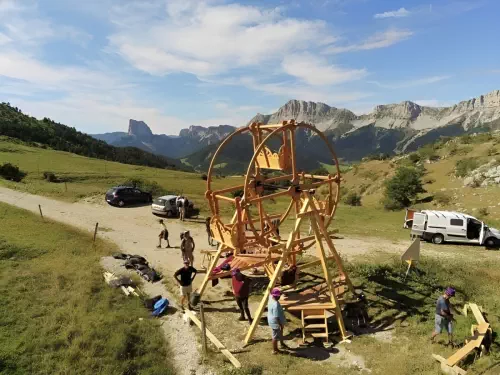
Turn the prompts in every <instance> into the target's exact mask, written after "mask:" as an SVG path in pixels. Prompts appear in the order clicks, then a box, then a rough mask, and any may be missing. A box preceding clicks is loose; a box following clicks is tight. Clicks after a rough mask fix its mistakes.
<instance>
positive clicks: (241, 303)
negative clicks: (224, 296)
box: [231, 268, 253, 324]
mask: <svg viewBox="0 0 500 375" xmlns="http://www.w3.org/2000/svg"><path fill="white" fill-rule="evenodd" d="M231 275H232V280H231V282H232V285H233V294H234V298H235V299H236V303H237V304H238V308H239V309H240V318H239V320H240V321H243V320H246V319H245V313H246V314H247V318H248V322H249V323H250V324H252V321H253V319H252V315H250V309H249V308H248V296H249V295H250V279H249V278H248V277H247V276H245V275H243V274H242V273H241V271H240V269H239V268H235V269H234V270H232V271H231Z"/></svg>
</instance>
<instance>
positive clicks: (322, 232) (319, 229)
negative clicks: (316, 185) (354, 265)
mask: <svg viewBox="0 0 500 375" xmlns="http://www.w3.org/2000/svg"><path fill="white" fill-rule="evenodd" d="M304 194H306V199H305V201H304V204H303V206H302V208H301V210H300V213H299V214H298V215H297V220H296V222H295V227H294V229H293V231H292V232H291V233H290V235H289V237H288V240H287V243H286V246H285V248H284V249H283V252H282V254H281V258H280V260H279V262H278V264H277V266H276V268H275V269H274V274H273V275H272V277H271V280H270V281H269V284H268V286H267V288H266V290H265V292H264V296H263V297H262V300H261V301H260V304H259V307H258V309H257V311H256V312H255V314H254V320H253V322H252V324H251V326H250V329H249V330H248V332H247V334H246V336H245V344H248V343H249V342H250V340H251V339H252V337H253V334H254V333H255V329H256V328H257V325H258V324H259V322H260V319H261V317H262V314H263V312H264V309H265V307H266V305H267V302H268V299H269V295H270V293H271V290H272V289H273V288H274V286H275V285H276V282H277V280H278V278H279V277H280V276H281V272H282V270H283V266H284V265H285V263H286V260H287V259H288V256H289V253H290V252H291V250H292V247H293V245H294V240H295V237H296V234H297V233H299V230H300V225H301V223H302V220H303V219H304V218H306V217H308V218H309V219H310V221H311V226H312V229H313V232H314V236H315V239H316V247H317V250H318V257H319V258H320V261H321V266H322V269H323V273H324V276H325V279H326V282H327V284H328V289H329V292H330V298H331V302H332V304H333V305H334V306H335V317H336V319H337V322H338V325H339V328H340V333H341V335H342V339H343V340H345V339H347V337H348V335H347V331H346V329H345V326H344V320H343V318H342V312H341V309H340V305H339V302H338V299H337V296H336V294H335V288H334V286H333V284H332V278H331V275H330V271H329V270H328V265H327V263H326V262H327V257H326V254H325V249H324V246H323V240H325V241H326V243H327V246H328V248H329V250H330V252H331V253H332V255H333V257H334V259H335V261H336V262H337V266H338V268H339V272H340V273H341V275H342V276H344V278H345V281H346V283H347V285H348V287H349V288H350V289H351V291H353V292H354V288H353V286H352V283H351V280H350V279H349V276H348V275H347V273H346V272H345V269H344V267H343V264H342V259H341V258H340V256H339V255H338V253H337V251H336V249H335V247H334V245H333V242H332V240H331V238H330V237H329V234H328V232H327V230H326V229H325V227H324V225H323V223H322V221H321V218H320V215H319V213H318V211H317V208H316V207H315V204H314V200H313V199H312V198H311V196H310V194H309V193H307V192H305V193H304Z"/></svg>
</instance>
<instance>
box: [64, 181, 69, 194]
mask: <svg viewBox="0 0 500 375" xmlns="http://www.w3.org/2000/svg"><path fill="white" fill-rule="evenodd" d="M64 190H65V191H66V192H68V184H67V183H66V181H64Z"/></svg>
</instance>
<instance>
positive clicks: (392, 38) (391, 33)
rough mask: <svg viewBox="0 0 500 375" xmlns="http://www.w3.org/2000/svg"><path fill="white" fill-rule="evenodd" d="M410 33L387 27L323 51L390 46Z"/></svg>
mask: <svg viewBox="0 0 500 375" xmlns="http://www.w3.org/2000/svg"><path fill="white" fill-rule="evenodd" d="M412 35H413V32H412V31H410V30H404V29H403V30H401V29H389V30H386V31H383V32H380V33H376V34H374V35H372V36H371V37H369V38H368V39H366V40H365V41H363V42H360V43H356V44H350V45H346V46H330V47H327V48H325V49H324V51H323V52H324V53H326V54H336V53H344V52H353V51H364V50H372V49H378V48H385V47H389V46H392V45H393V44H396V43H399V42H402V41H404V40H406V39H408V38H409V37H411V36H412Z"/></svg>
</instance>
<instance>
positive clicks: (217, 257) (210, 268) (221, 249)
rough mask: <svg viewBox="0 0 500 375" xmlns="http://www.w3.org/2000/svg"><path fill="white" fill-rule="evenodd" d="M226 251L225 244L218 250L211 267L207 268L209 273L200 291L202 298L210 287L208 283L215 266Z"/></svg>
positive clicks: (220, 245)
mask: <svg viewBox="0 0 500 375" xmlns="http://www.w3.org/2000/svg"><path fill="white" fill-rule="evenodd" d="M225 249H226V246H225V245H223V244H219V248H218V249H217V252H216V253H215V255H214V257H213V259H212V261H211V262H210V265H209V266H208V268H207V273H206V274H205V278H204V279H203V282H202V283H201V286H200V289H199V291H198V293H199V294H200V297H201V296H202V295H203V292H204V291H205V288H206V287H207V285H208V282H209V281H210V280H211V279H210V276H211V274H212V271H213V270H214V268H215V266H216V265H217V261H218V260H219V258H220V256H221V254H222V252H223V251H224V250H225Z"/></svg>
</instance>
